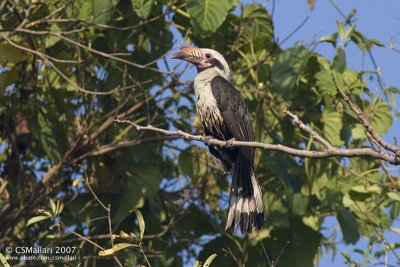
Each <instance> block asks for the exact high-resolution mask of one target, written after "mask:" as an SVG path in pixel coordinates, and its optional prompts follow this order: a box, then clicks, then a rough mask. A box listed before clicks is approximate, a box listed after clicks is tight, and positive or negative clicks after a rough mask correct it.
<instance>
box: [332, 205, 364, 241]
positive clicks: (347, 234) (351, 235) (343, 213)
mask: <svg viewBox="0 0 400 267" xmlns="http://www.w3.org/2000/svg"><path fill="white" fill-rule="evenodd" d="M337 219H338V221H339V225H340V228H341V229H342V233H343V239H344V241H346V243H350V244H355V243H356V242H357V241H358V239H359V238H360V234H359V232H358V226H357V221H356V218H355V217H354V215H353V213H352V212H350V211H349V210H347V209H345V208H341V209H339V211H338V213H337Z"/></svg>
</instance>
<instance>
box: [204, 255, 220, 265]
mask: <svg viewBox="0 0 400 267" xmlns="http://www.w3.org/2000/svg"><path fill="white" fill-rule="evenodd" d="M215 257H217V254H212V255H211V256H210V257H208V259H207V260H206V262H205V263H204V264H203V267H209V266H210V264H211V262H212V261H213V260H214V259H215Z"/></svg>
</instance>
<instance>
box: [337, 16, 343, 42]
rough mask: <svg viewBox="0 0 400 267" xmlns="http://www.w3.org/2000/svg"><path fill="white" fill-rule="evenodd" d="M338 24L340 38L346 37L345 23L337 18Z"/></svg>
mask: <svg viewBox="0 0 400 267" xmlns="http://www.w3.org/2000/svg"><path fill="white" fill-rule="evenodd" d="M336 24H337V26H338V33H339V36H340V38H341V39H342V40H343V39H344V38H345V30H344V25H343V23H341V22H340V21H339V20H336Z"/></svg>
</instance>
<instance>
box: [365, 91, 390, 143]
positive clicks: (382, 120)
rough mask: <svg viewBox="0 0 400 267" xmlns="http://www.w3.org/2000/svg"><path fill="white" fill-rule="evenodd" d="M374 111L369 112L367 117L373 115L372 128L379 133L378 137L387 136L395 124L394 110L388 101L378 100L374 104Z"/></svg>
mask: <svg viewBox="0 0 400 267" xmlns="http://www.w3.org/2000/svg"><path fill="white" fill-rule="evenodd" d="M371 109H372V110H368V113H369V114H367V115H372V116H373V117H372V119H369V120H370V122H371V125H372V127H373V128H374V130H375V131H376V132H377V133H378V135H383V134H385V133H386V132H387V131H388V130H389V129H390V127H391V126H392V123H393V117H392V109H391V108H390V106H389V104H388V103H387V102H386V101H380V100H378V99H376V100H375V101H373V103H372V107H371Z"/></svg>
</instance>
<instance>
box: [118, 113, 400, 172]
mask: <svg viewBox="0 0 400 267" xmlns="http://www.w3.org/2000/svg"><path fill="white" fill-rule="evenodd" d="M114 122H117V123H126V124H130V125H133V126H135V128H136V130H138V131H154V132H158V133H161V134H164V135H167V136H180V137H183V138H184V139H186V140H193V141H200V142H203V143H205V144H207V145H214V146H221V147H254V148H262V149H265V150H272V151H279V152H284V153H287V154H289V155H293V156H298V157H304V158H319V159H322V158H332V157H372V158H374V159H380V160H383V161H386V162H388V163H390V164H392V165H400V157H398V156H392V155H390V154H388V153H386V152H378V151H374V150H373V149H371V148H354V149H341V148H334V147H332V148H331V149H327V150H325V151H315V150H302V149H295V148H291V147H288V146H284V145H281V144H266V143H261V142H246V141H236V140H235V141H232V140H228V141H224V140H218V139H215V138H210V137H207V136H203V135H193V134H189V133H186V132H183V131H181V130H178V131H169V130H164V129H160V128H157V127H154V126H151V125H148V126H140V125H137V124H135V123H133V122H131V121H130V120H120V119H114Z"/></svg>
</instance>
